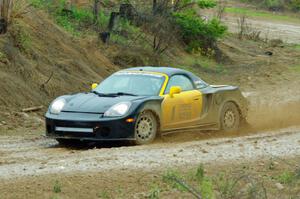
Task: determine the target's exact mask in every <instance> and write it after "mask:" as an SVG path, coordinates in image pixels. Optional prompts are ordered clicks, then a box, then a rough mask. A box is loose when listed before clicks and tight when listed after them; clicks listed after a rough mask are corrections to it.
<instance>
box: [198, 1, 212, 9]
mask: <svg viewBox="0 0 300 199" xmlns="http://www.w3.org/2000/svg"><path fill="white" fill-rule="evenodd" d="M197 4H198V6H199V8H201V9H205V8H214V7H215V6H216V5H217V2H216V1H214V0H198V1H197Z"/></svg>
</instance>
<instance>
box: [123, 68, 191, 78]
mask: <svg viewBox="0 0 300 199" xmlns="http://www.w3.org/2000/svg"><path fill="white" fill-rule="evenodd" d="M123 71H146V72H157V73H164V74H166V75H168V76H172V75H174V74H187V75H190V72H188V71H186V70H183V69H179V68H172V67H154V66H143V67H134V68H128V69H125V70H123Z"/></svg>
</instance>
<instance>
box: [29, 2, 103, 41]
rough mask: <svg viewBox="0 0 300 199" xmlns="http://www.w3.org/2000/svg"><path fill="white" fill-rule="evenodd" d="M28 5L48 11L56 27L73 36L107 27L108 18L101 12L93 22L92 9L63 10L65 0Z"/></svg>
mask: <svg viewBox="0 0 300 199" xmlns="http://www.w3.org/2000/svg"><path fill="white" fill-rule="evenodd" d="M29 1H30V3H31V4H32V5H33V6H34V7H35V8H39V9H45V10H48V12H49V13H50V14H52V15H53V16H54V18H55V20H56V22H57V24H58V25H60V26H61V27H63V28H64V29H65V30H67V31H68V32H70V33H72V34H73V35H75V36H79V35H81V33H82V32H85V31H87V30H88V29H94V28H100V29H105V28H106V27H107V24H108V21H109V16H107V15H106V14H105V13H104V12H103V11H100V12H99V16H98V19H97V21H96V22H95V20H94V14H93V12H92V9H86V8H77V7H75V6H73V7H71V8H70V10H69V11H66V10H65V5H66V0H59V1H55V0H29Z"/></svg>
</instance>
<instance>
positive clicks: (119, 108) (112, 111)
mask: <svg viewBox="0 0 300 199" xmlns="http://www.w3.org/2000/svg"><path fill="white" fill-rule="evenodd" d="M130 106H131V103H130V102H121V103H118V104H116V105H114V106H112V107H110V108H109V109H108V110H107V111H106V112H105V113H104V116H106V117H119V116H123V115H125V114H126V113H127V112H128V110H129V108H130Z"/></svg>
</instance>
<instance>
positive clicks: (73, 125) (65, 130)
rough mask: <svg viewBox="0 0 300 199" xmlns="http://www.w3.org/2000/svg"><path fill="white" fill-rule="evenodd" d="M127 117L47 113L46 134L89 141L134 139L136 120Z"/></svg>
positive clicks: (52, 136)
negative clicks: (128, 120) (129, 120)
mask: <svg viewBox="0 0 300 199" xmlns="http://www.w3.org/2000/svg"><path fill="white" fill-rule="evenodd" d="M128 118H132V117H126V118H101V116H100V115H97V114H86V113H82V114H81V113H61V114H60V115H52V114H49V113H47V114H46V136H47V137H51V138H56V139H57V138H62V139H78V140H82V141H84V140H88V141H102V140H134V139H135V138H134V127H135V122H126V119H128Z"/></svg>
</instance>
